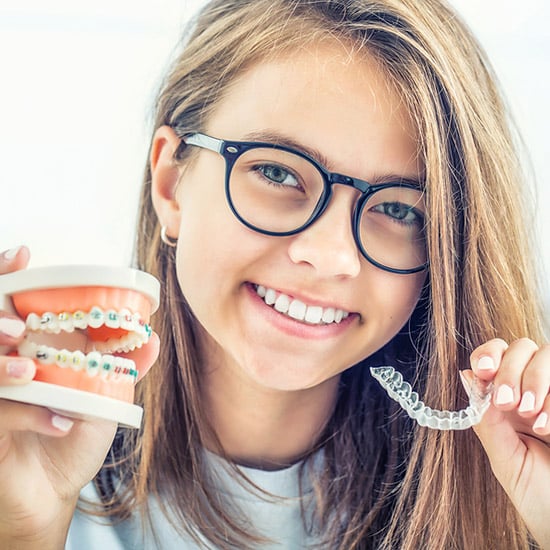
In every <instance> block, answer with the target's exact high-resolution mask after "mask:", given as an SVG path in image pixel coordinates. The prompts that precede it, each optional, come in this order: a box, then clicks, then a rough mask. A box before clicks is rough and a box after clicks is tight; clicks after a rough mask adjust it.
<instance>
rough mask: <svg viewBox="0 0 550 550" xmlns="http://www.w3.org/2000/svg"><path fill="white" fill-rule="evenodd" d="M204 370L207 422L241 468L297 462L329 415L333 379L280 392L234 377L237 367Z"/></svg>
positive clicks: (269, 467) (334, 390) (335, 383)
mask: <svg viewBox="0 0 550 550" xmlns="http://www.w3.org/2000/svg"><path fill="white" fill-rule="evenodd" d="M209 367H210V368H209V369H207V371H208V372H207V373H206V375H205V376H206V378H205V384H204V386H203V387H204V389H205V401H206V405H207V409H206V410H207V411H208V415H209V421H210V422H211V424H212V426H213V428H214V430H215V432H216V435H217V437H218V439H219V442H220V443H221V446H222V448H223V450H224V452H225V453H226V454H227V455H228V456H229V457H230V458H231V459H232V460H234V461H235V462H236V463H238V464H240V465H242V466H249V467H253V468H261V469H264V470H277V469H281V468H284V467H287V466H289V465H291V464H293V463H295V462H297V461H298V460H300V458H302V457H303V456H304V455H305V454H307V453H308V452H309V451H310V450H311V449H312V447H313V446H314V445H315V444H316V442H317V441H318V438H319V436H320V434H321V432H322V430H323V428H324V427H325V425H326V423H327V421H328V419H329V418H330V416H331V415H332V412H333V409H334V404H335V402H336V394H337V389H338V380H339V378H338V377H334V378H331V379H329V380H327V381H326V382H323V383H322V384H319V385H317V386H315V387H313V388H308V389H302V390H295V391H282V390H276V389H272V388H266V387H263V386H261V385H258V384H256V383H255V382H253V381H250V379H249V378H247V377H245V376H239V375H238V373H239V368H238V367H233V368H232V367H228V366H227V365H224V367H223V368H222V367H217V366H214V367H213V366H212V363H211V362H210V364H209ZM229 368H232V370H231V371H229ZM209 447H211V449H212V450H215V446H214V445H209Z"/></svg>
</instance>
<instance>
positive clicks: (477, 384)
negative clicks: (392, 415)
mask: <svg viewBox="0 0 550 550" xmlns="http://www.w3.org/2000/svg"><path fill="white" fill-rule="evenodd" d="M370 372H371V374H372V376H373V377H374V378H375V379H376V380H377V381H378V382H379V384H380V385H381V386H382V387H383V388H384V390H386V392H387V394H388V395H389V396H390V397H391V398H392V399H393V400H395V401H397V402H398V403H399V404H400V405H401V407H402V408H403V410H405V412H406V413H407V414H408V415H409V416H410V417H411V418H412V419H414V420H416V422H418V424H420V426H427V427H428V428H434V429H436V430H466V429H468V428H471V427H472V426H475V425H476V424H478V423H479V422H480V421H481V419H482V418H483V415H484V414H485V411H486V410H487V409H488V408H489V405H490V402H491V392H492V384H487V383H485V382H483V381H482V380H480V379H479V378H474V384H473V386H472V388H471V391H470V396H469V397H470V404H469V405H468V407H466V408H465V409H463V410H461V411H439V410H436V409H431V408H430V407H427V406H426V405H425V404H424V403H423V402H422V401H420V399H419V397H418V394H417V393H416V392H415V391H413V389H412V387H411V385H410V384H409V383H408V382H406V381H405V380H403V376H402V375H401V373H400V372H399V371H396V370H395V369H394V368H393V367H371V369H370Z"/></svg>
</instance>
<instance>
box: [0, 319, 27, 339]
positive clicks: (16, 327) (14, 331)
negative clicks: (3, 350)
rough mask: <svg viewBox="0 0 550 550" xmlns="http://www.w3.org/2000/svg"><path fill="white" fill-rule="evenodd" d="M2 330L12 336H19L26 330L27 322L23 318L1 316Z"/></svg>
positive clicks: (0, 330)
mask: <svg viewBox="0 0 550 550" xmlns="http://www.w3.org/2000/svg"><path fill="white" fill-rule="evenodd" d="M0 332H1V333H2V334H5V335H6V336H10V337H11V338H19V336H21V335H22V334H23V333H24V332H25V323H24V322H23V321H21V319H10V318H9V317H1V318H0Z"/></svg>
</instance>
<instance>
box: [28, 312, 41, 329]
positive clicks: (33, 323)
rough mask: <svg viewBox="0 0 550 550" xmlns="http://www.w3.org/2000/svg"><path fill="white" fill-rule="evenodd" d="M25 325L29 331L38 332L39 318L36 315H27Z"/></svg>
mask: <svg viewBox="0 0 550 550" xmlns="http://www.w3.org/2000/svg"><path fill="white" fill-rule="evenodd" d="M26 325H27V328H28V329H29V330H38V329H39V328H40V316H39V315H37V314H36V313H29V314H28V315H27V320H26Z"/></svg>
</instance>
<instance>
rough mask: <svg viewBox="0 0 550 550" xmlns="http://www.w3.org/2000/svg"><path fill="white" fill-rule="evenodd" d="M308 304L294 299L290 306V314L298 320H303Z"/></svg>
mask: <svg viewBox="0 0 550 550" xmlns="http://www.w3.org/2000/svg"><path fill="white" fill-rule="evenodd" d="M306 309H307V306H306V304H304V302H300V300H292V302H291V304H290V307H289V308H288V316H289V317H292V318H293V319H296V320H297V321H303V320H304V317H305V315H306Z"/></svg>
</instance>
